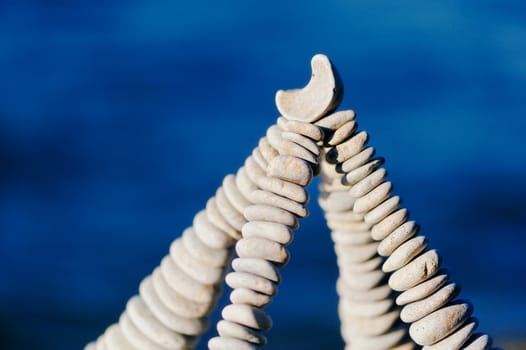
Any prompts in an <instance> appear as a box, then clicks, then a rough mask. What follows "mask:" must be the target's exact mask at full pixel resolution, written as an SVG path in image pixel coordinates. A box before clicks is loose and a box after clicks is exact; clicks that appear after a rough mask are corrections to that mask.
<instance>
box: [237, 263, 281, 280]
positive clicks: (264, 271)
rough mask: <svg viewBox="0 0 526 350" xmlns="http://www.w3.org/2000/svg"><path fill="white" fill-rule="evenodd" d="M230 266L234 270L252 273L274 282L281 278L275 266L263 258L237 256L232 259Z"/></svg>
mask: <svg viewBox="0 0 526 350" xmlns="http://www.w3.org/2000/svg"><path fill="white" fill-rule="evenodd" d="M232 268H233V269H234V271H237V272H248V273H252V274H255V275H258V276H261V277H264V278H266V279H268V280H270V281H273V282H276V283H279V282H280V280H281V276H280V274H279V270H278V269H277V268H276V266H275V265H274V264H273V263H271V262H270V261H267V260H265V259H255V258H244V259H241V258H237V259H234V260H233V261H232Z"/></svg>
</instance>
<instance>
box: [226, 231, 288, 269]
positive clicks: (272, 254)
mask: <svg viewBox="0 0 526 350" xmlns="http://www.w3.org/2000/svg"><path fill="white" fill-rule="evenodd" d="M236 252H237V255H238V256H239V257H240V258H260V259H265V260H269V261H272V262H275V263H279V264H285V263H286V262H287V260H288V258H289V254H288V252H287V250H286V249H285V248H284V247H283V246H282V245H281V244H279V243H277V242H274V241H270V240H268V239H265V238H257V237H252V238H244V239H242V240H240V241H239V242H237V244H236Z"/></svg>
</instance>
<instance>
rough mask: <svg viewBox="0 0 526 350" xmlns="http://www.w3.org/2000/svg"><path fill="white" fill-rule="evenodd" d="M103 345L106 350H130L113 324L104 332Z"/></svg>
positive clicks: (117, 326) (119, 330) (129, 346)
mask: <svg viewBox="0 0 526 350" xmlns="http://www.w3.org/2000/svg"><path fill="white" fill-rule="evenodd" d="M104 343H105V344H106V348H107V349H108V350H132V349H133V347H132V346H131V344H130V343H128V341H127V340H126V338H125V337H124V335H123V334H122V331H121V329H120V327H119V325H118V324H113V325H111V326H110V327H108V329H106V332H104Z"/></svg>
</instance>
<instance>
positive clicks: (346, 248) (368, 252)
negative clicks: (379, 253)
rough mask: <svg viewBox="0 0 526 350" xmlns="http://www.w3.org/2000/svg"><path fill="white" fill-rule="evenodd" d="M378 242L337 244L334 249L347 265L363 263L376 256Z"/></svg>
mask: <svg viewBox="0 0 526 350" xmlns="http://www.w3.org/2000/svg"><path fill="white" fill-rule="evenodd" d="M377 247H378V243H377V242H372V243H367V244H361V245H351V244H345V245H344V244H337V245H335V247H334V249H335V251H336V255H337V256H338V259H341V262H343V263H344V264H345V263H361V262H365V261H367V260H369V259H371V258H372V257H373V256H375V255H376V249H377Z"/></svg>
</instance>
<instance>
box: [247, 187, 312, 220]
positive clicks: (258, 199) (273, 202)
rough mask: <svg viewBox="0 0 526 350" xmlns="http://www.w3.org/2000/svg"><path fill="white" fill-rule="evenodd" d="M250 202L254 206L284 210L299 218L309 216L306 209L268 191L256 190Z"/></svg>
mask: <svg viewBox="0 0 526 350" xmlns="http://www.w3.org/2000/svg"><path fill="white" fill-rule="evenodd" d="M252 201H253V202H254V204H266V205H269V206H272V207H275V208H281V209H284V210H286V211H288V212H291V213H293V214H296V215H297V216H299V217H300V218H304V217H306V216H307V215H308V214H309V212H308V210H307V208H305V207H304V206H303V205H302V204H299V203H297V202H295V201H293V200H290V199H288V198H285V197H282V196H280V195H278V194H276V193H272V192H269V191H263V190H256V191H254V192H252Z"/></svg>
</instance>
